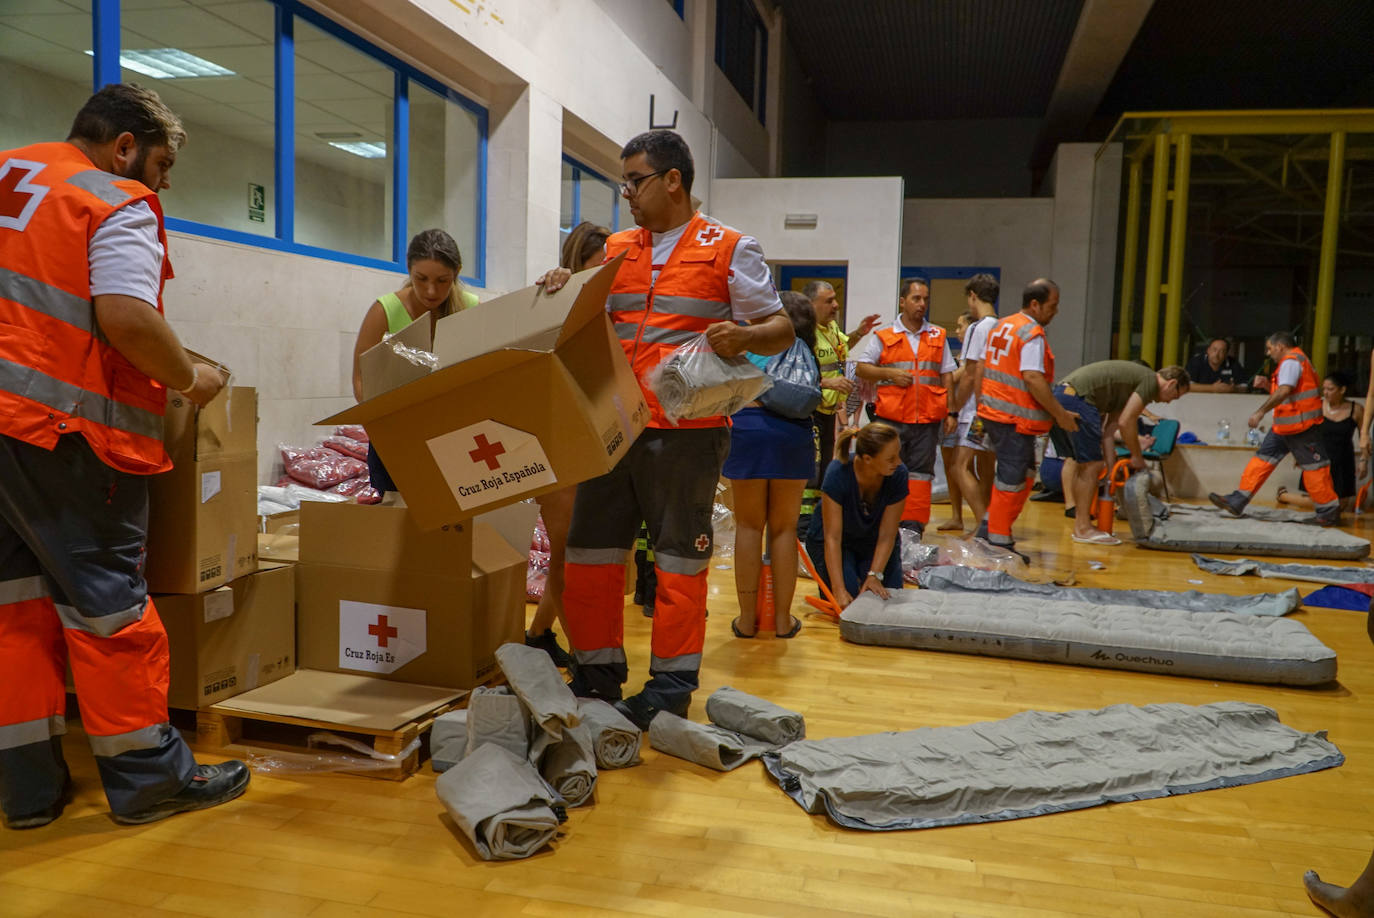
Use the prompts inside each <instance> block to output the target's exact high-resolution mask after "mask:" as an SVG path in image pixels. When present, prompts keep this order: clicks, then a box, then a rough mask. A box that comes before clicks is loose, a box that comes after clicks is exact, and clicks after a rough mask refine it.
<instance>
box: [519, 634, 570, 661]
mask: <svg viewBox="0 0 1374 918" xmlns="http://www.w3.org/2000/svg"><path fill="white" fill-rule="evenodd" d="M525 646H526V647H534V648H536V649H538V650H542V651H544V653H546V654H548V655H549V659H550V660H553V665H554V666H557V667H558V668H559V669H567V667H568V664H569V663H571V662H572V656H571V655H570V654H569V653H568V652H567V651H566V650H564V649H563V648H562V647H560V646H559V644H558V636H557V635H555V634H554V633H553V629H552V628H546V629H544V633H543V634H530V633H529V632H528V631H526V632H525Z"/></svg>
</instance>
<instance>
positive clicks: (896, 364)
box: [878, 360, 916, 370]
mask: <svg viewBox="0 0 1374 918" xmlns="http://www.w3.org/2000/svg"><path fill="white" fill-rule="evenodd" d="M878 366H880V367H891V368H892V369H894V370H914V369H916V362H915V361H912V360H894V361H892V362H891V363H881V362H880V363H879V364H878Z"/></svg>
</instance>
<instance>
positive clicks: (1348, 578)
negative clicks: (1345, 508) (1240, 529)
mask: <svg viewBox="0 0 1374 918" xmlns="http://www.w3.org/2000/svg"><path fill="white" fill-rule="evenodd" d="M1193 563H1194V564H1196V565H1197V566H1198V567H1199V568H1200V569H1202V570H1204V571H1206V572H1207V573H1209V574H1225V575H1227V576H1229V577H1242V576H1244V575H1246V574H1258V575H1259V576H1261V577H1274V578H1278V579H1281V580H1303V581H1307V582H1309V583H1328V584H1330V583H1374V568H1368V567H1331V566H1329V565H1325V564H1273V563H1271V562H1269V561H1254V560H1252V559H1250V558H1236V559H1234V560H1230V561H1227V560H1225V559H1223V558H1207V557H1204V556H1202V555H1193ZM1294 589H1297V588H1296V587H1294Z"/></svg>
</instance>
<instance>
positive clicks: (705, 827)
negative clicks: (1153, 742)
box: [0, 503, 1374, 918]
mask: <svg viewBox="0 0 1374 918" xmlns="http://www.w3.org/2000/svg"><path fill="white" fill-rule="evenodd" d="M1061 510H1062V507H1061V505H1059V504H1039V503H1030V504H1028V505H1027V511H1026V514H1025V515H1024V516H1023V517H1022V519H1021V521H1020V522H1019V524H1018V527H1017V534H1018V539H1019V540H1020V541H1021V543H1022V545H1023V546H1024V547H1026V548H1028V549H1029V550H1030V551H1031V552H1032V556H1033V559H1034V560H1035V561H1036V562H1037V565H1038V567H1039V569H1040V570H1042V571H1043V570H1046V569H1052V570H1056V571H1060V572H1067V571H1071V572H1073V573H1074V574H1075V575H1076V577H1077V579H1078V582H1079V583H1081V584H1083V585H1097V586H1113V587H1150V588H1168V589H1189V588H1193V587H1197V588H1199V589H1205V590H1211V591H1218V592H1263V591H1265V590H1272V589H1283V588H1286V587H1288V586H1292V585H1293V584H1290V583H1287V582H1283V581H1270V580H1260V579H1259V578H1250V577H1247V578H1230V577H1225V578H1224V577H1212V576H1210V575H1205V574H1202V573H1200V572H1198V571H1197V570H1196V569H1195V568H1194V567H1193V565H1192V563H1191V562H1190V561H1189V559H1188V556H1187V555H1186V554H1168V553H1159V552H1148V551H1143V550H1141V549H1137V548H1135V547H1133V546H1130V545H1123V546H1120V547H1115V548H1102V547H1095V546H1085V545H1077V544H1074V543H1073V542H1071V541H1070V539H1069V536H1068V532H1069V530H1068V526H1067V521H1065V520H1064V519H1063V518H1062V516H1061ZM944 512H945V508H943V507H937V508H936V511H935V513H936V522H938V521H939V520H940V519H941V518H942V516H943V514H944ZM1351 529H1352V531H1355V532H1361V534H1363V535H1366V536H1369V535H1370V534H1374V524H1370V523H1364V522H1362V523H1358V524H1356V525H1354V526H1352V527H1351ZM1090 561H1100V562H1102V563H1103V564H1105V565H1106V569H1105V570H1101V571H1094V570H1090V569H1089V565H1088V562H1090ZM720 563H723V562H719V561H718V562H717V564H720ZM731 577H732V575H731V573H730V571H728V570H719V569H716V570H713V571H712V573H711V583H712V598H711V603H710V608H711V617H710V621H709V623H708V629H707V646H706V653H705V669H704V671H703V674H702V691H701V694H700V696H699V699H700V700H699V701H698V703H697V704H695V705H694V706H693V711H692V715H693V717H695V718H701V717H702V714H701V705H702V702H703V701H704V699H705V696H706V694H707V693H709V692H710V691H712V690H714V689H716V688H718V687H719V686H722V685H733V686H735V687H737V688H740V689H743V690H745V691H748V692H753V693H756V694H758V695H762V696H764V697H767V698H769V699H772V700H773V701H776V702H777V703H779V704H782V705H785V706H787V707H790V708H795V709H796V710H799V711H801V712H803V713H804V714H805V715H806V720H807V727H808V733H809V735H810V736H811V737H813V738H820V737H827V736H843V735H852V734H857V733H867V732H874V731H881V730H903V729H910V728H914V727H917V726H922V725H942V724H964V723H971V722H976V721H981V720H991V719H997V718H1002V717H1006V716H1008V715H1011V714H1014V713H1016V712H1018V711H1022V710H1027V709H1033V708H1040V709H1047V710H1069V709H1074V708H1096V707H1100V706H1103V705H1107V704H1113V703H1117V702H1129V703H1134V704H1147V703H1151V702H1163V701H1179V702H1186V703H1190V704H1201V703H1206V702H1211V701H1224V700H1243V701H1253V702H1258V703H1261V704H1266V705H1270V706H1272V707H1274V708H1275V709H1277V710H1278V712H1279V714H1280V716H1281V717H1282V719H1283V721H1284V722H1285V723H1287V724H1289V725H1291V726H1293V727H1296V728H1299V729H1302V730H1327V731H1329V732H1330V738H1331V739H1332V740H1333V741H1334V742H1335V743H1336V744H1337V745H1339V746H1340V748H1341V749H1342V750H1343V751H1344V752H1345V754H1346V756H1347V762H1346V764H1345V765H1343V766H1342V767H1340V768H1337V769H1331V770H1328V771H1323V772H1319V773H1317V774H1312V775H1305V776H1300V777H1292V778H1285V779H1283V780H1279V781H1270V782H1266V783H1262V784H1257V785H1253V786H1248V787H1240V788H1233V789H1226V790H1216V791H1208V792H1204V793H1197V794H1189V795H1185V796H1181V797H1172V798H1168V799H1163V800H1151V801H1144V802H1138V803H1127V804H1118V805H1113V806H1105V807H1098V808H1095V809H1090V810H1083V811H1079V812H1073V813H1064V814H1058V815H1051V816H1042V817H1039V818H1035V819H1022V820H1015V821H1011V822H998V823H991V824H985V825H973V826H959V827H951V828H943V829H931V830H926V831H917V832H893V833H866V832H851V831H846V830H842V829H838V828H835V827H834V826H832V825H830V824H829V823H828V822H826V820H825V819H824V818H822V817H819V816H809V815H807V814H805V813H803V812H802V811H801V810H800V809H799V808H798V807H797V805H796V804H794V803H793V802H792V801H791V800H789V799H787V798H786V797H785V796H783V794H782V793H781V792H780V791H779V790H778V789H777V788H776V787H775V786H774V785H773V783H772V782H771V781H770V780H769V779H768V778H766V777H765V775H764V773H763V770H762V766H760V765H758V764H755V763H751V764H749V765H746V766H745V767H743V768H740V769H738V770H737V771H734V772H731V773H729V774H716V773H714V772H709V771H707V770H705V769H702V768H698V767H696V766H694V765H690V764H688V763H687V762H684V761H681V760H678V759H674V758H670V757H667V756H663V755H660V754H658V753H656V752H654V751H652V750H649V749H647V744H646V750H645V753H644V764H643V765H641V766H639V767H637V768H631V769H626V770H622V771H611V772H603V773H602V775H601V779H600V783H599V786H598V791H597V800H596V803H595V805H593V806H589V807H585V808H582V809H578V810H574V811H572V813H571V815H570V819H569V821H568V823H567V824H566V825H565V826H564V829H565V835H564V836H563V837H562V838H561V839H560V840H559V841H558V842H557V843H556V844H555V846H554V847H553V848H552V850H546V851H545V852H544V853H542V854H540V855H538V856H536V857H534V858H531V859H529V860H527V861H523V862H516V863H500V864H489V863H484V862H482V861H479V860H477V859H476V858H475V857H474V855H473V854H472V853H471V852H470V850H469V848H468V846H467V844H466V842H464V841H463V840H461V839H460V838H458V837H457V836H456V835H455V834H454V832H453V831H452V830H451V829H450V826H449V824H448V823H447V819H446V817H443V816H441V810H440V807H439V804H438V802H437V800H436V798H435V795H434V788H433V784H434V778H433V774H432V773H431V772H430V770H429V767H428V766H427V765H426V766H425V767H424V768H423V770H422V773H421V774H420V775H418V776H415V777H412V778H410V779H409V780H407V781H405V782H403V783H399V784H398V783H393V782H390V781H383V780H376V779H368V778H361V777H348V776H320V777H272V776H266V775H259V776H255V777H254V779H253V784H252V786H251V787H250V789H249V792H248V794H247V795H246V796H245V797H244V798H243V799H241V800H239V801H236V802H234V803H231V804H228V805H226V806H223V807H220V808H217V809H214V810H209V811H206V812H202V813H194V814H186V815H181V816H177V817H174V818H172V819H169V820H167V821H165V822H162V823H159V824H155V825H152V826H147V827H143V828H121V827H118V826H115V825H114V824H113V823H112V822H110V820H109V818H108V816H107V813H106V809H105V802H104V797H103V795H102V794H101V792H100V789H99V784H98V782H97V780H96V774H95V766H94V763H93V761H92V759H91V755H90V752H89V749H88V747H87V746H86V745H85V743H84V741H83V738H82V737H81V735H80V732H79V727H78V728H77V729H76V730H75V731H74V735H72V736H70V737H69V738H68V741H67V745H66V749H67V755H68V758H69V761H70V762H71V765H72V769H73V773H74V776H75V779H76V782H77V785H78V789H79V793H78V797H77V799H76V801H75V802H74V803H73V804H72V805H71V806H69V807H68V808H67V812H66V814H65V815H64V816H63V817H62V818H61V819H60V820H59V821H57V822H56V823H54V824H53V825H51V826H48V827H45V828H43V829H38V830H33V831H29V832H11V831H0V915H4V916H10V918H13V916H29V915H55V916H56V915H60V916H76V915H94V916H100V918H116V916H122V915H131V916H138V918H157V916H164V915H204V916H269V915H310V916H316V918H336V916H337V918H341V916H354V918H361V916H376V918H382V916H393V915H436V916H450V915H465V916H467V915H510V914H518V915H557V916H567V915H605V914H621V913H627V914H652V915H671V916H677V915H778V916H794V915H821V914H846V915H853V914H858V915H990V916H1001V915H1007V916H1023V915H1024V916H1029V915H1044V916H1051V915H1114V916H1115V915H1119V916H1137V915H1150V916H1153V915H1161V916H1190V915H1195V916H1208V918H1212V916H1233V915H1234V916H1261V915H1313V914H1318V910H1317V909H1316V908H1315V907H1314V906H1313V905H1311V904H1310V903H1309V902H1308V900H1307V898H1306V896H1305V895H1304V893H1303V889H1302V882H1301V880H1302V873H1303V871H1304V869H1306V868H1309V867H1312V868H1316V869H1317V870H1319V871H1320V872H1321V874H1322V875H1323V877H1324V878H1326V879H1329V880H1333V881H1336V882H1341V883H1348V882H1350V881H1351V880H1352V879H1354V877H1355V876H1356V875H1358V873H1359V871H1360V870H1361V869H1362V868H1363V866H1364V864H1365V862H1366V860H1367V859H1368V857H1369V854H1370V849H1371V847H1374V705H1371V700H1374V665H1371V664H1374V647H1371V644H1370V641H1369V639H1368V637H1367V636H1366V634H1365V615H1364V614H1363V613H1356V612H1343V611H1335V610H1325V609H1311V610H1302V611H1300V612H1298V613H1296V617H1297V618H1298V620H1300V621H1302V622H1303V623H1305V624H1306V625H1308V626H1309V627H1310V628H1311V629H1312V630H1313V631H1314V632H1315V633H1316V635H1317V636H1318V637H1319V638H1320V639H1321V640H1322V641H1324V642H1325V643H1326V644H1328V645H1329V646H1331V647H1333V648H1334V649H1336V650H1337V652H1338V653H1339V654H1340V681H1339V683H1338V684H1335V685H1332V686H1329V687H1326V688H1319V689H1295V688H1275V687H1267V686H1256V685H1245V684H1240V683H1218V682H1209V681H1203V680H1198V679H1185V678H1177V677H1170V676H1155V675H1144V674H1138V673H1120V672H1111V671H1107V670H1094V669H1084V668H1076V667H1070V666H1058V665H1053V664H1038V663H1022V662H1012V661H1005V660H997V659H991V658H982V657H973V656H962V655H957V654H940V653H923V652H917V651H910V650H899V649H891V648H874V647H860V646H854V645H849V644H845V643H843V642H841V641H840V640H839V637H838V635H837V633H836V627H835V626H834V625H833V624H830V623H828V622H827V621H825V620H823V619H821V618H820V617H818V616H814V615H813V616H808V617H807V618H806V625H805V627H804V629H803V631H802V633H801V634H800V635H799V636H798V637H797V638H796V639H795V640H793V641H790V642H789V641H778V640H772V639H766V638H761V639H756V640H752V641H744V640H737V639H734V638H732V637H731V635H730V628H729V625H730V620H731V618H732V617H733V616H734V614H735V600H734V588H733V580H732V579H731ZM1194 580H1202V581H1205V582H1204V584H1203V585H1201V586H1198V585H1197V584H1194V583H1190V581H1194ZM1301 586H1302V588H1303V592H1304V593H1307V592H1309V591H1310V589H1314V588H1315V586H1314V585H1310V584H1303V585H1301ZM811 591H814V586H813V585H812V584H811V583H810V582H808V581H802V582H801V584H800V586H799V594H803V593H807V592H811ZM798 603H799V604H800V599H798ZM625 621H626V641H627V646H628V650H629V654H630V659H631V666H632V669H631V682H632V684H633V683H634V682H635V680H637V679H642V678H643V677H644V667H645V664H646V660H647V657H648V634H649V622H648V620H647V619H644V618H643V617H642V616H641V615H640V614H639V612H638V610H637V609H636V608H634V607H631V608H629V609H628V610H627V613H626V617H625ZM204 758H206V759H209V758H210V757H209V756H206V757H204Z"/></svg>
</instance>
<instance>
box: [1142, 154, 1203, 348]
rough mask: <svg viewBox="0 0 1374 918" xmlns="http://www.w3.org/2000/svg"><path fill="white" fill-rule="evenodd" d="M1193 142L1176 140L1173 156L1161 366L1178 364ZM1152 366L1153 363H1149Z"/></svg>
mask: <svg viewBox="0 0 1374 918" xmlns="http://www.w3.org/2000/svg"><path fill="white" fill-rule="evenodd" d="M1192 159H1193V138H1192V136H1191V135H1188V134H1180V135H1179V136H1178V150H1177V152H1176V153H1175V154H1174V210H1173V221H1172V222H1171V224H1170V226H1169V292H1168V293H1167V294H1166V296H1167V299H1166V300H1165V305H1164V356H1163V357H1161V358H1160V361H1159V365H1160V366H1170V365H1172V364H1175V363H1178V343H1179V342H1178V328H1179V323H1180V318H1181V316H1182V314H1183V262H1184V259H1185V258H1186V256H1187V251H1188V173H1189V171H1190V170H1191V168H1192ZM1151 362H1153V361H1151Z"/></svg>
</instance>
